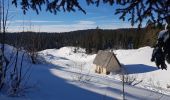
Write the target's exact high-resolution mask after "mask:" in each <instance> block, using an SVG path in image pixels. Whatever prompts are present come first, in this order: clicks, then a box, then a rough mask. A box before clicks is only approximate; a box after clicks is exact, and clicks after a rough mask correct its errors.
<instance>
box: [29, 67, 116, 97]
mask: <svg viewBox="0 0 170 100" xmlns="http://www.w3.org/2000/svg"><path fill="white" fill-rule="evenodd" d="M58 68H62V67H60V66H58ZM51 70H56V69H54V66H51V67H49V66H48V67H47V66H46V65H38V66H36V67H34V69H33V71H34V72H32V75H31V76H33V77H31V81H30V82H31V84H35V83H36V89H34V90H33V91H31V92H29V94H28V96H29V97H28V96H27V98H29V99H30V100H102V98H103V97H104V95H103V94H99V93H96V92H93V91H90V90H87V89H84V88H81V87H78V86H76V85H74V84H71V83H70V81H69V80H66V79H63V78H60V77H58V76H57V75H55V74H54V73H53V72H52V71H51ZM56 74H58V73H57V72H56ZM105 100H116V98H114V97H109V96H106V97H105Z"/></svg>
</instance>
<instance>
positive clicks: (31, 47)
mask: <svg viewBox="0 0 170 100" xmlns="http://www.w3.org/2000/svg"><path fill="white" fill-rule="evenodd" d="M158 32H159V29H150V28H149V29H148V28H142V29H136V28H127V29H115V30H108V29H107V30H106V29H99V28H96V29H88V30H78V31H72V32H63V33H47V32H38V33H37V32H19V33H6V43H7V44H10V45H13V46H15V47H22V48H24V49H26V50H28V51H40V50H44V49H52V48H57V49H58V48H61V47H64V46H75V47H81V48H85V49H86V53H96V52H97V51H98V50H105V49H133V48H139V47H142V46H154V44H155V43H156V38H157V34H156V33H158Z"/></svg>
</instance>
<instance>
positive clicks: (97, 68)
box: [95, 65, 107, 74]
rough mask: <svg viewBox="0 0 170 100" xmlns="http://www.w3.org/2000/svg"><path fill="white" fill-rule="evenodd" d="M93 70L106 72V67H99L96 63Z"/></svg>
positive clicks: (100, 72)
mask: <svg viewBox="0 0 170 100" xmlns="http://www.w3.org/2000/svg"><path fill="white" fill-rule="evenodd" d="M95 72H96V73H99V74H107V70H106V68H104V67H101V66H97V65H96V69H95Z"/></svg>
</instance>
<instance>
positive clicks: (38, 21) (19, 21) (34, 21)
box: [12, 20, 63, 23]
mask: <svg viewBox="0 0 170 100" xmlns="http://www.w3.org/2000/svg"><path fill="white" fill-rule="evenodd" d="M23 22H24V23H60V22H63V21H46V20H14V21H12V23H23Z"/></svg>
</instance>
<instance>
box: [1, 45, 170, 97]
mask: <svg viewBox="0 0 170 100" xmlns="http://www.w3.org/2000/svg"><path fill="white" fill-rule="evenodd" d="M8 47H10V46H8ZM10 50H12V47H10V49H8V53H7V54H9V51H10ZM74 50H75V48H74V47H63V48H60V49H47V50H44V51H40V52H38V54H39V57H38V59H39V62H40V63H39V64H35V65H31V66H32V67H31V68H32V69H31V77H30V79H29V81H28V83H29V87H30V88H28V89H27V90H26V92H25V94H24V96H20V97H10V96H7V95H6V93H3V92H2V93H1V92H0V100H103V99H104V100H113V99H116V100H117V99H122V83H121V82H120V75H119V74H115V73H112V74H110V75H100V74H96V73H94V69H93V66H94V65H93V60H94V58H95V56H96V54H93V55H88V54H85V50H84V49H81V48H79V49H78V50H77V52H76V53H74ZM152 50H153V49H152V48H150V47H143V48H140V49H131V50H115V51H114V53H115V54H116V56H117V58H118V59H119V61H120V62H121V63H122V64H123V65H124V66H123V67H125V69H126V72H128V74H129V75H131V76H135V77H136V78H137V79H138V80H143V82H142V83H140V84H138V85H137V86H130V85H125V97H126V99H128V100H139V99H141V100H145V99H147V100H150V99H162V100H169V99H170V96H169V95H170V89H167V84H170V69H169V68H170V65H168V70H159V69H157V67H156V66H155V64H154V63H153V62H151V61H150V58H151V53H152ZM28 64H30V62H29V61H28V62H26V61H25V63H24V65H25V66H27V65H28ZM151 90H153V91H151ZM162 93H163V94H162Z"/></svg>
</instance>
